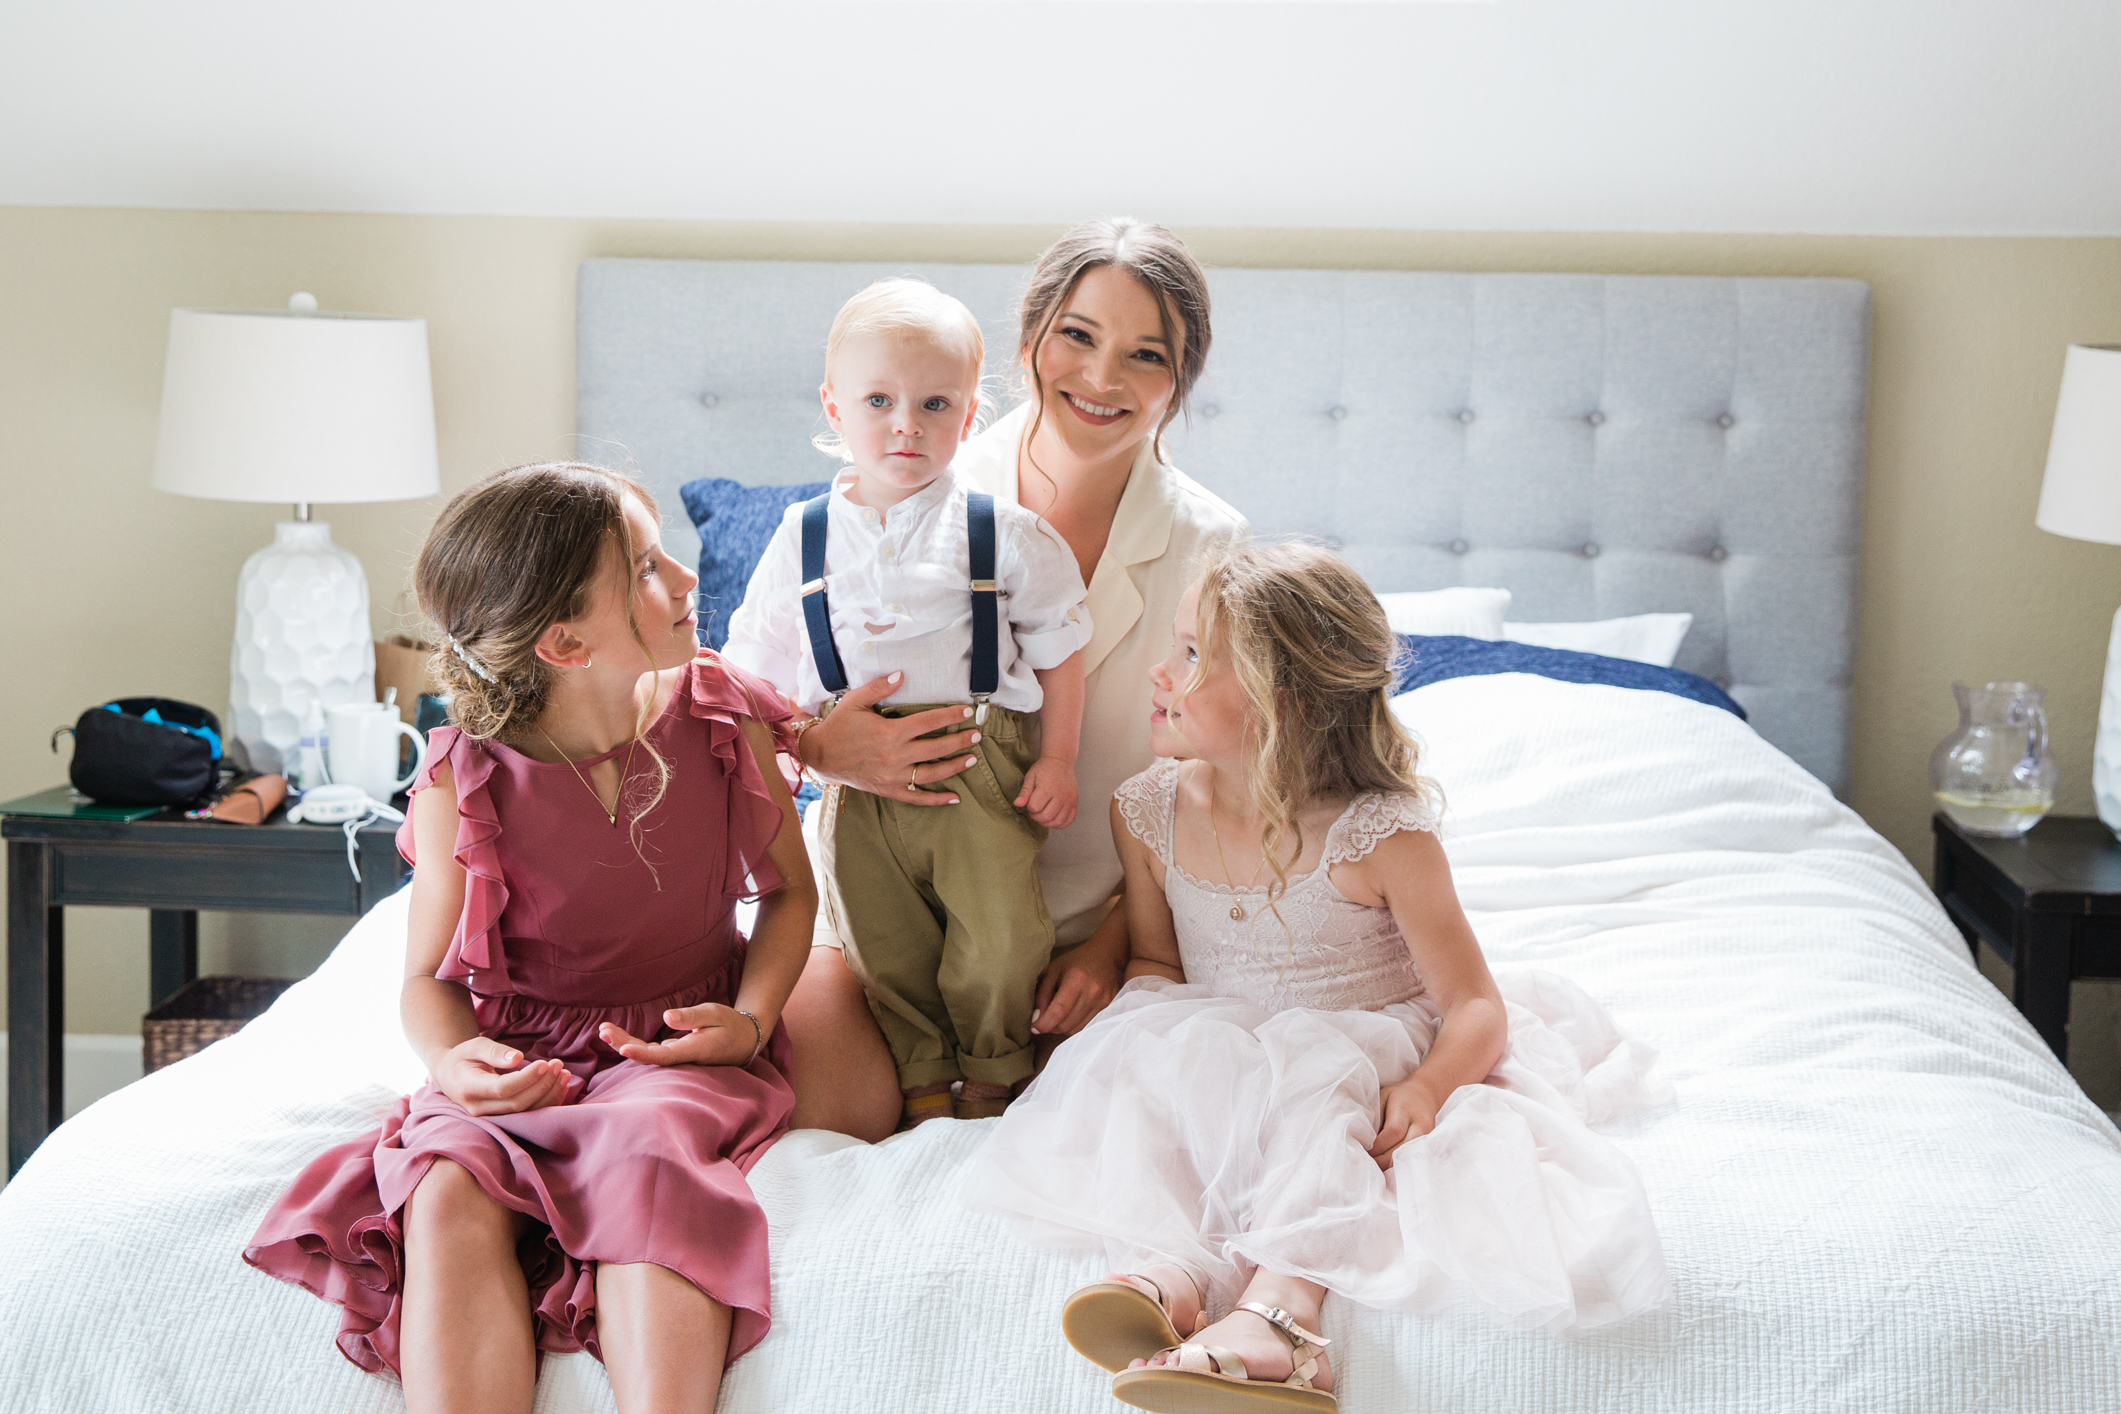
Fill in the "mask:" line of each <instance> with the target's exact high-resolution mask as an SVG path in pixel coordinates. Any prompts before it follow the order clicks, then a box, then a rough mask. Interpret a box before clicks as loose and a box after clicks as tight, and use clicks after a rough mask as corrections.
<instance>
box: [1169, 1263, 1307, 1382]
mask: <svg viewBox="0 0 2121 1414" xmlns="http://www.w3.org/2000/svg"><path fill="white" fill-rule="evenodd" d="M1150 1270H1151V1271H1156V1270H1158V1268H1154V1267H1152V1268H1150ZM1289 1314H1290V1315H1292V1316H1294V1317H1295V1318H1296V1324H1298V1325H1300V1326H1302V1327H1303V1328H1304V1329H1306V1330H1313V1331H1315V1330H1317V1329H1318V1313H1317V1312H1316V1311H1303V1312H1298V1311H1291V1312H1290V1313H1289ZM1187 1343H1188V1344H1191V1345H1219V1346H1221V1347H1222V1348H1223V1349H1225V1350H1228V1351H1230V1352H1231V1353H1232V1354H1234V1355H1236V1356H1237V1358H1238V1359H1240V1360H1242V1361H1244V1362H1245V1373H1246V1374H1247V1375H1248V1376H1250V1377H1251V1378H1252V1379H1255V1380H1265V1381H1267V1382H1269V1383H1278V1382H1280V1381H1283V1380H1286V1379H1288V1378H1289V1374H1290V1372H1291V1371H1293V1370H1294V1369H1295V1368H1296V1362H1295V1360H1294V1359H1293V1358H1292V1356H1293V1351H1294V1347H1292V1346H1291V1345H1290V1344H1289V1338H1288V1337H1287V1336H1285V1335H1283V1334H1282V1333H1281V1331H1280V1330H1279V1329H1278V1328H1277V1327H1274V1326H1270V1325H1268V1324H1267V1323H1266V1321H1265V1320H1263V1319H1262V1318H1260V1317H1258V1316H1255V1315H1253V1314H1252V1313H1251V1312H1250V1311H1232V1312H1231V1313H1230V1314H1229V1315H1227V1316H1225V1317H1223V1318H1222V1319H1221V1320H1219V1321H1217V1322H1216V1323H1215V1324H1214V1325H1212V1326H1209V1327H1208V1328H1207V1329H1206V1330H1204V1331H1202V1332H1201V1333H1200V1334H1199V1335H1196V1336H1193V1337H1192V1338H1191V1339H1190V1340H1189V1341H1188V1342H1187ZM1317 1360H1318V1369H1317V1370H1315V1371H1313V1372H1312V1375H1311V1384H1312V1387H1313V1388H1315V1389H1317V1390H1320V1391H1321V1392H1327V1393H1330V1392H1331V1391H1332V1388H1333V1365H1332V1362H1331V1357H1329V1356H1326V1355H1319V1356H1318V1357H1317ZM1177 1363H1178V1356H1177V1355H1176V1354H1173V1355H1170V1356H1165V1355H1161V1354H1158V1355H1152V1356H1150V1357H1149V1358H1148V1359H1146V1360H1136V1361H1134V1362H1133V1363H1132V1364H1131V1365H1129V1366H1128V1367H1127V1368H1128V1369H1130V1370H1131V1369H1139V1368H1141V1367H1142V1366H1144V1365H1176V1364H1177ZM1233 1373H1234V1372H1233Z"/></svg>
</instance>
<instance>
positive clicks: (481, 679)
mask: <svg viewBox="0 0 2121 1414" xmlns="http://www.w3.org/2000/svg"><path fill="white" fill-rule="evenodd" d="M629 496H631V497H633V498H634V499H635V500H636V501H638V502H639V503H640V504H641V505H642V506H643V507H644V508H645V509H646V510H647V511H648V514H649V516H650V518H652V519H660V512H658V511H657V509H656V504H655V498H654V497H653V496H651V495H649V494H648V488H646V487H645V486H643V485H641V483H640V482H638V481H635V480H634V479H633V478H632V477H630V476H624V475H621V474H620V473H619V472H616V471H611V470H609V469H607V468H605V467H601V466H591V465H590V464H588V463H587V462H539V463H535V464H532V465H529V466H517V467H510V468H509V469H508V470H506V471H497V472H495V473H494V474H493V475H491V476H489V477H487V478H485V479H484V480H483V481H480V482H478V483H477V484H476V485H473V486H471V487H469V488H467V489H466V490H463V491H460V492H458V493H457V495H456V496H454V497H453V498H451V500H450V502H449V504H448V505H446V506H444V507H443V508H442V514H441V516H440V517H438V518H437V519H436V521H435V523H434V528H433V529H432V530H430V531H428V532H427V540H426V543H425V544H423V545H421V547H420V555H419V559H418V560H417V561H416V562H415V563H414V566H413V592H414V593H415V594H416V595H417V596H418V598H419V603H420V610H421V612H422V613H424V614H425V615H426V616H427V618H428V620H429V621H430V622H431V623H432V624H433V625H434V629H435V632H434V635H433V637H434V640H435V641H436V642H438V643H439V644H440V645H441V646H440V647H438V648H436V649H435V652H434V657H433V659H432V660H431V661H430V671H431V672H432V674H433V676H434V679H435V681H436V682H438V683H440V684H441V685H442V686H443V687H444V688H445V689H446V690H447V691H448V693H449V716H450V720H451V722H453V723H454V724H455V725H456V727H457V728H458V729H459V730H460V731H462V732H463V733H464V734H465V735H466V736H470V737H477V738H479V739H480V740H496V739H498V740H501V741H507V742H510V743H511V744H515V743H520V742H521V741H522V740H524V739H525V738H526V737H527V736H529V735H530V734H531V733H532V732H534V731H535V729H536V727H537V724H538V718H539V717H540V716H541V715H542V714H543V713H544V711H545V706H546V703H547V701H548V700H549V699H550V697H551V694H552V685H553V682H554V681H555V680H556V678H557V676H558V670H557V669H555V668H553V667H551V666H550V665H548V664H546V663H545V662H543V661H541V660H540V659H539V658H538V654H537V646H538V639H539V638H540V637H541V636H543V634H544V632H545V630H546V629H547V628H549V627H551V626H552V625H553V624H556V623H565V622H567V621H568V620H570V619H578V618H581V617H582V616H583V615H584V614H586V613H588V612H589V610H590V607H591V603H592V601H593V600H594V598H595V596H596V593H597V590H598V586H599V585H606V586H613V585H615V586H616V588H617V589H618V592H620V593H622V594H624V595H625V596H626V626H627V628H628V630H629V631H631V633H632V634H633V640H634V642H635V643H637V644H639V645H640V649H641V658H642V662H643V665H644V667H645V668H653V667H654V665H655V658H654V655H653V654H652V653H650V652H649V649H648V641H647V640H646V639H644V638H643V637H641V630H640V626H639V625H638V624H636V623H635V622H634V617H633V600H634V595H633V587H632V586H633V575H632V572H631V566H632V564H633V562H634V561H635V560H636V559H638V558H639V556H640V552H641V549H642V547H640V546H638V545H635V544H634V543H633V535H632V532H631V531H630V530H629V529H628V528H627V525H626V498H627V497H629ZM651 701H652V699H651ZM643 710H644V712H645V711H650V710H653V709H652V706H651V707H650V708H645V709H643ZM647 726H648V723H647V721H646V720H645V719H644V720H643V721H641V722H637V723H636V724H635V730H636V731H637V732H643V731H645V729H646V727H647ZM640 742H641V746H642V747H643V748H644V749H645V752H646V754H647V756H648V757H649V759H650V760H651V761H652V762H653V763H654V766H655V773H656V774H655V787H654V789H653V790H651V791H648V792H646V793H645V794H643V793H638V792H627V794H630V795H632V796H633V797H634V805H635V808H634V809H633V810H632V811H631V812H630V819H629V831H630V833H631V835H632V837H633V841H634V848H635V850H636V852H638V851H639V850H640V847H641V839H640V822H641V817H643V816H644V815H646V814H647V813H648V812H649V811H651V810H653V809H654V808H655V807H656V805H657V803H658V802H660V801H661V800H662V798H663V792H664V791H665V790H666V789H668V787H669V784H670V763H669V762H668V761H667V760H666V759H665V758H664V756H663V754H662V753H661V752H660V751H658V750H656V747H655V743H654V742H652V741H650V740H649V739H648V738H647V737H646V736H645V735H643V736H641V738H640ZM622 790H623V787H622ZM644 860H645V856H644Z"/></svg>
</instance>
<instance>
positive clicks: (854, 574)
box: [722, 468, 1092, 712]
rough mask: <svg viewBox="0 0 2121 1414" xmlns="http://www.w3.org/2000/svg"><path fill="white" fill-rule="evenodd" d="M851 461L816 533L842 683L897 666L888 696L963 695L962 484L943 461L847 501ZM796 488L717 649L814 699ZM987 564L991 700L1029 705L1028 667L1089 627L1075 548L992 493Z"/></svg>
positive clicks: (786, 692)
mask: <svg viewBox="0 0 2121 1414" xmlns="http://www.w3.org/2000/svg"><path fill="white" fill-rule="evenodd" d="M853 485H854V472H853V471H852V470H848V471H845V472H842V473H841V474H840V475H839V476H838V477H835V478H834V480H833V483H832V499H831V501H830V503H829V513H828V516H827V526H828V529H827V532H826V536H825V594H826V597H827V599H828V600H829V602H830V603H831V606H832V636H833V641H834V643H835V644H836V645H837V646H838V648H839V655H840V664H841V666H842V667H843V669H844V670H845V672H846V675H847V685H848V686H849V687H859V686H861V685H862V684H863V683H866V682H872V681H874V680H875V679H877V678H880V677H883V676H885V675H887V674H889V673H895V672H903V673H904V674H905V675H906V677H905V681H903V682H901V683H900V684H899V686H898V690H897V691H895V692H893V693H892V694H891V695H890V696H889V697H887V698H885V699H884V701H885V702H887V703H892V702H900V703H915V702H965V701H969V700H970V699H971V695H972V685H971V684H972V592H971V588H970V585H971V579H972V551H971V547H970V545H968V544H967V542H966V538H965V495H966V492H967V490H968V487H967V486H966V485H965V484H964V483H963V482H962V481H961V480H960V479H959V478H958V477H957V476H956V475H955V474H954V473H953V472H952V471H951V470H950V469H947V468H946V469H945V470H944V472H943V474H942V475H941V476H938V477H937V478H936V479H935V480H933V481H931V482H929V483H928V484H927V485H926V486H924V487H922V488H921V489H920V490H918V491H916V492H914V493H913V494H912V495H911V496H908V497H907V498H906V499H905V500H903V501H900V502H899V503H898V504H897V505H895V506H892V507H891V508H890V509H888V510H882V511H879V510H875V509H873V508H871V507H868V506H864V505H861V504H860V503H858V502H856V501H855V500H854V499H853V498H852V496H851V491H852V488H853ZM803 504H804V503H803V502H800V501H798V502H796V504H794V505H792V506H790V507H789V508H788V512H787V514H786V515H784V516H783V517H782V518H781V525H780V529H778V530H776V531H775V532H774V533H773V539H772V541H771V542H770V543H769V544H768V545H767V546H766V553H765V554H764V555H762V556H761V557H760V558H759V566H758V568H757V569H756V570H754V571H753V572H752V575H751V584H750V586H749V587H748V588H746V589H745V591H744V602H743V603H742V604H741V605H740V606H738V608H737V611H736V613H735V614H734V615H732V616H731V617H730V620H729V642H728V644H727V646H725V647H724V648H723V650H722V652H723V656H725V657H726V658H728V659H729V661H730V662H732V663H734V664H736V665H737V666H738V667H740V668H745V669H748V670H749V671H751V672H754V673H757V674H758V675H759V676H760V677H762V678H764V679H766V680H767V681H768V682H770V683H772V684H773V685H774V686H775V687H776V688H778V689H780V691H781V693H782V695H783V696H785V697H787V698H788V699H789V700H790V701H791V702H794V703H796V704H797V705H799V706H801V707H802V708H804V710H806V711H810V712H815V711H817V709H818V707H819V706H820V705H821V704H823V702H824V701H825V699H826V698H828V697H830V696H831V695H832V694H831V693H830V692H828V691H826V689H825V685H824V682H823V680H822V679H821V678H820V677H819V675H818V670H817V664H816V663H815V662H813V661H812V659H811V653H810V634H809V631H808V630H807V629H806V628H805V626H804V622H803V599H802V585H803ZM994 531H995V534H994V540H995V554H994V578H995V585H996V592H997V593H998V595H999V596H1000V613H1001V618H1002V620H1003V625H1002V629H1003V631H1002V632H1001V633H999V634H998V635H997V636H996V637H997V647H998V649H999V650H1000V651H999V654H998V656H999V658H1000V660H1001V681H1000V684H999V685H998V686H997V687H996V688H995V690H994V694H993V696H992V698H991V699H990V700H991V701H992V702H993V703H994V705H995V706H997V707H1007V708H1009V709H1010V710H1012V711H1016V712H1036V711H1037V710H1038V709H1039V707H1040V706H1041V705H1043V703H1044V701H1045V694H1044V693H1043V692H1042V691H1041V690H1040V688H1039V685H1038V678H1037V676H1036V672H1037V670H1039V669H1044V668H1057V667H1059V666H1060V665H1061V664H1062V663H1065V662H1066V661H1068V657H1069V655H1070V654H1072V653H1074V652H1075V651H1076V650H1077V649H1079V648H1082V647H1083V646H1084V645H1086V644H1087V643H1089V642H1090V640H1091V629H1092V624H1091V619H1090V612H1089V610H1088V609H1087V608H1085V607H1084V600H1085V598H1086V597H1087V595H1086V591H1085V590H1084V588H1083V577H1082V572H1081V571H1080V570H1078V569H1077V568H1076V564H1075V553H1074V552H1073V551H1072V550H1070V549H1069V548H1068V544H1067V542H1066V541H1064V540H1062V539H1061V538H1060V536H1059V535H1057V534H1055V533H1054V531H1053V530H1052V528H1051V527H1049V526H1048V525H1047V524H1046V523H1045V522H1044V521H1043V520H1040V519H1039V518H1038V517H1037V516H1036V515H1034V514H1032V513H1031V512H1030V511H1027V510H1025V509H1024V508H1023V507H1022V506H1020V505H1017V504H1016V503H1015V500H1014V498H1013V497H1007V498H1004V497H996V499H995V504H994Z"/></svg>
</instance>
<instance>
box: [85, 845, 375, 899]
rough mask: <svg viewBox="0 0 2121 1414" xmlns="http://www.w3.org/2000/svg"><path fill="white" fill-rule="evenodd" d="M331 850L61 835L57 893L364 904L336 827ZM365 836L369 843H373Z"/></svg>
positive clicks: (127, 897) (145, 897)
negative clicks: (264, 852) (267, 854)
mask: <svg viewBox="0 0 2121 1414" xmlns="http://www.w3.org/2000/svg"><path fill="white" fill-rule="evenodd" d="M332 843H333V844H334V845H335V846H338V847H336V848H332V849H328V850H314V851H313V850H275V851H273V857H272V858H271V859H269V860H263V859H259V858H257V857H255V856H253V857H248V858H240V857H232V856H231V855H230V854H229V852H228V851H226V850H221V849H215V848H213V847H212V846H208V845H187V844H134V843H130V842H123V843H120V842H111V843H104V842H100V841H98V842H87V841H64V842H54V843H53V844H52V845H51V846H50V850H51V901H52V902H53V903H55V904H62V905H63V904H99V905H103V906H106V907H120V908H186V909H207V910H225V911H241V912H251V911H260V910H262V911H267V912H276V913H278V912H284V913H344V914H358V913H359V912H360V911H361V884H360V880H358V879H356V878H354V876H353V875H352V873H351V872H350V871H348V869H347V867H346V854H345V850H344V848H343V845H344V842H343V841H342V840H340V839H339V838H338V837H337V836H336V834H335V835H334V836H333V839H332ZM374 847H375V846H374V844H373V842H367V841H364V848H374Z"/></svg>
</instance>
